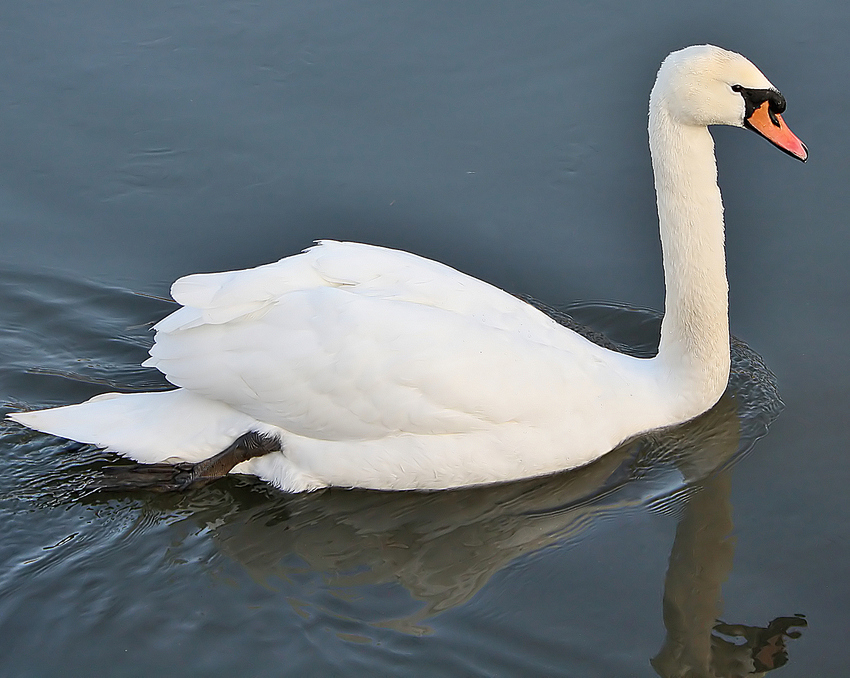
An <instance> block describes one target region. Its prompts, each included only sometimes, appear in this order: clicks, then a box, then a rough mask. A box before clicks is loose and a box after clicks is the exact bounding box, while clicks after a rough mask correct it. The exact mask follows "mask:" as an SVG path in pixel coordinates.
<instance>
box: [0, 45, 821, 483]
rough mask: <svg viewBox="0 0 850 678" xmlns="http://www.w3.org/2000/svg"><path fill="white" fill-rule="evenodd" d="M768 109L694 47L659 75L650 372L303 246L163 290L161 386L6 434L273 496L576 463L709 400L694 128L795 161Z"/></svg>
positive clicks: (711, 293) (510, 301)
mask: <svg viewBox="0 0 850 678" xmlns="http://www.w3.org/2000/svg"><path fill="white" fill-rule="evenodd" d="M784 110H785V99H784V98H783V97H782V95H781V94H780V93H779V91H778V90H777V89H776V88H775V87H774V86H773V85H772V84H771V83H770V82H769V81H768V80H767V78H765V76H764V75H763V74H762V73H761V72H760V71H759V70H758V69H757V68H756V67H755V66H754V65H753V64H752V63H750V62H749V61H748V60H747V59H745V58H744V57H743V56H741V55H739V54H737V53H734V52H730V51H726V50H724V49H720V48H718V47H714V46H711V45H699V46H693V47H688V48H685V49H682V50H680V51H676V52H673V53H672V54H670V55H669V56H668V57H667V58H666V59H665V60H664V62H663V63H662V65H661V68H660V70H659V72H658V77H657V79H656V82H655V85H654V87H653V89H652V93H651V95H650V107H649V146H650V151H651V155H652V167H653V170H654V176H655V190H656V195H657V204H658V218H659V227H660V234H661V244H662V251H663V262H664V276H665V288H666V295H665V315H664V319H663V322H662V326H661V340H660V346H659V349H658V353H657V355H656V356H654V357H652V358H635V357H631V356H627V355H623V354H621V353H618V352H616V351H613V350H609V349H607V348H604V347H602V346H599V345H597V344H595V343H592V342H591V341H589V340H588V339H585V338H584V337H583V336H582V335H581V334H579V333H577V332H575V331H572V330H571V329H568V328H566V327H564V326H562V325H560V324H558V323H557V322H555V321H554V320H553V319H552V318H550V317H549V316H547V315H546V314H545V313H543V312H541V311H540V310H538V309H537V308H535V307H534V306H532V305H530V304H529V303H526V302H525V301H523V300H521V299H519V298H517V297H515V296H512V295H511V294H508V293H506V292H504V291H502V290H500V289H497V288H496V287H493V286H491V285H489V284H488V283H486V282H483V281H481V280H477V279H475V278H472V277H470V276H468V275H465V274H463V273H460V272H458V271H456V270H454V269H452V268H450V267H448V266H445V265H443V264H440V263H437V262H434V261H431V260H428V259H424V258H422V257H418V256H415V255H413V254H409V253H406V252H401V251H396V250H391V249H386V248H382V247H376V246H370V245H365V244H358V243H351V242H332V241H319V242H318V244H317V245H315V246H313V247H311V248H309V249H307V250H305V251H304V252H302V253H300V254H297V255H295V256H290V257H286V258H284V259H281V260H280V261H278V262H275V263H271V264H266V265H263V266H259V267H257V268H252V269H247V270H241V271H230V272H222V273H212V274H198V275H189V276H186V277H183V278H180V279H179V280H177V281H176V282H175V283H174V285H173V286H172V288H171V294H172V296H173V297H174V299H175V300H176V301H177V302H178V303H180V304H181V305H182V307H181V308H180V309H178V310H177V311H175V312H174V313H171V314H170V315H168V316H167V317H165V318H164V319H163V320H161V321H160V322H159V323H158V324H157V325H155V327H154V329H155V332H156V335H155V341H154V345H153V347H152V348H151V350H150V358H148V359H147V360H146V361H145V362H144V363H143V365H144V366H149V367H155V368H157V369H158V370H160V371H161V372H162V373H163V374H164V375H165V376H166V378H167V379H168V381H169V382H170V383H171V384H173V385H174V386H176V387H177V388H175V389H173V390H169V391H160V392H152V393H130V394H118V393H108V394H103V395H99V396H96V397H94V398H92V399H91V400H88V401H86V402H84V403H80V404H76V405H69V406H64V407H58V408H53V409H47V410H41V411H32V412H18V413H14V414H11V415H9V417H10V418H11V419H13V420H14V421H16V422H19V423H20V424H23V425H25V426H28V427H30V428H33V429H36V430H39V431H43V432H46V433H50V434H54V435H57V436H61V437H64V438H68V439H72V440H76V441H79V442H82V443H90V444H94V445H97V446H100V447H103V448H106V449H107V450H111V451H114V452H117V453H119V454H121V455H124V456H127V457H131V458H132V459H135V460H136V461H138V462H141V463H142V464H154V465H156V466H152V467H151V469H152V471H151V475H150V477H149V478H147V481H150V482H151V483H152V484H154V485H155V484H156V483H157V482H160V481H161V482H163V483H164V484H165V487H166V488H168V489H183V488H186V487H192V486H195V485H197V484H202V483H203V482H207V481H208V480H209V479H211V478H214V477H219V476H221V475H223V474H225V473H228V472H234V473H246V474H253V475H256V476H258V477H260V478H262V479H264V480H266V481H268V482H270V483H272V484H273V485H275V486H277V487H279V488H281V489H282V490H285V491H288V492H302V491H309V490H315V489H318V488H322V487H327V486H342V487H359V488H370V489H378V490H438V489H448V488H456V487H462V486H471V485H481V484H486V483H495V482H502V481H510V480H516V479H520V478H527V477H533V476H539V475H544V474H549V473H553V472H556V471H561V470H564V469H570V468H575V467H579V466H582V465H585V464H587V463H589V462H591V461H593V460H594V459H596V458H598V457H600V456H602V455H603V454H605V453H606V452H609V451H610V450H612V449H614V448H615V447H616V446H617V445H618V444H619V443H621V442H622V441H624V440H626V439H628V438H630V437H632V436H635V435H636V434H639V433H641V432H645V431H648V430H652V429H657V428H661V427H665V426H670V425H674V424H678V423H681V422H684V421H687V420H689V419H692V418H693V417H695V416H697V415H699V414H701V413H703V412H705V411H706V410H708V409H709V408H710V407H712V405H714V404H715V403H716V402H717V400H718V399H719V398H720V396H721V394H722V393H723V391H724V389H725V387H726V384H727V380H728V377H729V365H730V352H729V351H730V335H729V320H728V292H727V281H726V267H725V251H724V225H723V206H722V202H721V197H720V190H719V188H718V186H717V168H716V163H715V157H714V142H713V139H712V137H711V135H710V133H709V131H708V129H707V128H708V126H709V125H716V124H720V125H732V126H735V127H746V128H749V129H751V130H753V131H755V132H757V133H759V134H760V135H761V136H763V137H766V138H767V139H768V140H769V141H771V142H772V143H773V144H774V145H776V146H778V147H779V148H780V149H782V150H783V151H785V152H786V153H788V154H790V155H792V156H794V157H796V158H798V159H799V160H802V161H805V160H806V158H807V156H808V151H807V149H806V147H805V145H804V144H803V143H802V142H801V141H800V140H799V139H798V138H797V137H796V136H795V135H794V134H793V133H792V132H791V131H790V130H789V129H788V127H787V126H786V125H785V123H784V121H783V119H782V115H781V114H782V113H783V112H784ZM142 468H144V467H142ZM163 469H164V474H163ZM147 481H146V482H147Z"/></svg>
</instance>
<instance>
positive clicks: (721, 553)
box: [652, 471, 734, 678]
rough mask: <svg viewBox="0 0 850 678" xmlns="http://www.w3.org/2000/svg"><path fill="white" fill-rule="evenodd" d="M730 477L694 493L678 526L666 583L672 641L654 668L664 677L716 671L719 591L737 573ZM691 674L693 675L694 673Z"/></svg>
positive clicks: (666, 612)
mask: <svg viewBox="0 0 850 678" xmlns="http://www.w3.org/2000/svg"><path fill="white" fill-rule="evenodd" d="M730 494H731V477H730V474H729V472H728V471H725V472H722V473H720V474H718V475H717V476H715V477H714V478H711V479H710V480H708V481H707V482H706V483H705V484H703V485H702V489H701V491H699V492H697V493H696V494H695V495H693V496H692V497H691V498H690V499H689V501H688V504H687V506H686V508H685V512H684V515H683V516H682V519H681V521H680V522H679V525H678V527H677V528H676V539H675V541H674V542H673V550H672V551H671V553H670V565H669V567H668V568H667V577H666V579H665V581H664V626H665V627H666V628H667V639H666V641H665V642H664V647H663V648H662V649H661V652H659V653H658V655H657V656H656V657H655V658H654V659H653V660H652V666H653V668H655V670H656V671H657V672H658V675H659V676H662V678H668V677H669V678H672V677H673V676H682V675H694V676H713V675H714V674H713V673H712V672H711V631H712V629H713V627H714V624H715V622H716V620H717V618H718V617H719V616H720V607H721V600H720V587H721V585H722V584H723V582H724V581H725V580H726V578H727V577H728V576H729V572H730V571H731V569H732V556H733V551H734V545H733V543H732V540H731V539H730V538H729V533H730V532H731V531H732V504H731V502H730V500H729V497H730ZM689 672H690V673H689Z"/></svg>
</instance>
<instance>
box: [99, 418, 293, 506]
mask: <svg viewBox="0 0 850 678" xmlns="http://www.w3.org/2000/svg"><path fill="white" fill-rule="evenodd" d="M280 449H281V445H280V440H279V439H278V438H277V437H275V436H267V435H263V434H262V433H257V432H256V431H249V432H248V433H245V434H244V435H241V436H239V437H238V438H237V439H236V440H234V441H233V443H232V444H231V445H230V446H229V447H228V448H227V449H225V450H224V451H222V452H219V453H218V454H216V455H215V456H212V457H210V458H209V459H204V460H203V461H199V462H197V463H195V464H192V463H189V462H182V463H180V464H136V465H135V466H119V467H113V468H108V469H105V470H104V474H105V475H104V477H103V478H99V479H97V480H96V481H95V482H94V483H92V485H90V486H89V489H92V490H99V491H107V492H109V491H120V490H139V489H141V490H148V491H150V492H182V491H184V490H188V489H196V488H198V487H203V486H204V485H206V484H208V483H211V482H212V481H213V480H217V479H218V478H223V477H224V476H226V475H227V474H228V473H229V472H230V470H231V469H232V468H233V467H234V466H236V465H237V464H240V463H242V462H243V461H247V460H248V459H253V458H254V457H262V456H263V455H266V454H270V453H271V452H279V451H280Z"/></svg>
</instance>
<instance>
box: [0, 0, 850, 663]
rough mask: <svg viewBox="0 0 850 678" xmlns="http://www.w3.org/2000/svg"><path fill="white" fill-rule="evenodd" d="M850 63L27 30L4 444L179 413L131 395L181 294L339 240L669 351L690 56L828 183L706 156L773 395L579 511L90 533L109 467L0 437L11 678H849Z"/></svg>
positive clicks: (794, 169)
mask: <svg viewBox="0 0 850 678" xmlns="http://www.w3.org/2000/svg"><path fill="white" fill-rule="evenodd" d="M848 31H850V6H848V5H845V4H841V3H834V2H832V3H828V2H819V1H817V0H816V1H815V2H813V3H808V4H805V3H792V2H788V1H787V0H786V1H782V2H774V3H769V4H768V3H750V4H741V3H720V4H716V3H709V4H706V3H687V2H663V1H659V2H635V3H630V4H628V5H627V6H624V5H622V3H606V2H597V3H553V2H518V1H517V2H465V3H442V2H424V1H422V2H392V3H390V2H356V3H355V2H345V1H343V0H327V1H321V0H320V1H316V2H309V3H308V2H276V3H273V2H254V3H241V2H229V3H228V2H218V1H216V0H211V1H209V2H198V3H175V2H173V0H169V1H167V2H150V3H140V4H137V5H127V4H126V3H119V4H117V5H115V4H110V3H105V2H98V1H96V0H95V1H94V2H87V3H77V4H75V5H74V6H70V5H68V4H67V3H62V2H55V1H43V2H39V1H36V2H31V3H25V4H21V3H17V4H15V3H6V5H4V6H3V7H2V8H0V93H2V96H0V129H2V130H3V133H2V134H0V234H2V240H0V243H2V244H0V356H2V360H0V414H5V413H6V412H9V411H13V410H17V409H19V408H35V407H41V406H47V405H54V404H66V403H70V402H76V401H79V400H82V399H84V398H87V397H90V396H92V395H94V394H96V393H100V392H103V391H105V390H112V389H120V390H148V389H155V388H164V387H166V383H165V382H164V380H163V379H162V378H161V377H160V376H159V375H158V373H156V372H152V371H150V370H145V369H142V368H141V367H139V363H140V362H141V361H142V360H143V359H144V357H145V355H146V351H147V347H148V346H149V345H150V342H151V337H150V334H149V332H148V328H149V326H150V324H151V323H152V322H154V321H156V320H157V319H159V318H160V317H162V316H163V315H165V314H166V313H168V312H169V311H170V310H172V309H173V305H172V304H171V303H169V302H168V301H166V300H164V299H163V297H167V294H168V287H169V284H170V282H171V281H172V280H173V279H175V278H177V277H179V276H181V275H184V274H187V273H193V272H201V271H214V270H223V269H233V268H242V267H247V266H253V265H256V264H259V263H265V262H268V261H273V260H275V259H278V258H280V257H282V256H285V255H289V254H294V253H296V252H298V251H299V250H301V249H302V248H304V247H306V246H308V245H309V244H310V243H311V242H312V241H313V240H315V239H318V238H338V239H349V240H358V241H365V242H371V243H375V244H380V245H388V246H392V247H399V248H402V249H406V250H410V251H413V252H416V253H417V254H421V255H423V256H427V257H430V258H434V259H438V260H440V261H443V262H446V263H448V264H450V265H452V266H455V267H456V268H459V269H461V270H463V271H465V272H467V273H470V274H473V275H475V276H478V277H480V278H483V279H485V280H487V281H489V282H492V283H494V284H496V285H498V286H500V287H503V288H504V289H507V290H509V291H511V292H515V293H518V294H527V295H531V296H533V297H535V298H537V299H540V300H542V301H543V302H545V303H547V304H550V305H553V306H563V305H564V304H568V303H570V302H573V301H574V300H594V299H602V300H607V301H610V302H615V303H612V304H602V303H582V304H579V305H578V306H575V307H573V308H572V311H573V312H574V314H575V316H576V317H577V318H578V319H580V320H583V321H585V322H587V323H588V324H590V325H591V326H593V327H595V328H597V329H600V330H603V331H605V332H607V333H609V334H610V336H611V337H612V338H613V339H615V340H616V341H619V342H621V343H622V344H623V345H624V346H626V347H629V349H630V350H633V351H638V352H644V353H645V352H650V351H651V350H652V347H653V342H654V340H655V334H656V333H657V316H656V315H654V314H652V313H649V312H646V311H642V310H640V309H641V308H644V307H646V308H654V309H661V307H662V303H663V280H662V272H661V260H660V246H659V242H658V233H657V225H656V217H655V206H654V194H653V188H652V175H651V170H650V165H649V155H648V148H647V142H646V129H645V128H646V108H647V100H648V94H649V89H650V87H651V86H652V83H653V81H654V77H655V72H656V70H657V67H658V64H659V63H660V61H661V59H662V58H663V57H664V56H665V55H666V54H667V53H668V52H670V51H671V50H673V49H677V48H679V47H682V46H685V45H687V44H692V43H698V42H713V43H716V44H719V45H722V46H725V47H728V48H730V49H735V50H737V51H740V52H742V53H744V54H745V55H747V56H748V57H750V58H751V59H752V60H753V61H754V62H755V63H756V64H757V65H758V66H759V67H760V68H761V69H762V70H763V71H764V72H765V73H766V75H767V76H768V78H770V79H771V80H772V81H773V82H774V84H776V85H777V86H778V87H779V88H780V89H781V90H782V91H783V93H784V94H785V96H786V98H787V100H788V111H787V113H786V115H785V119H786V121H787V122H788V123H789V125H790V126H791V128H792V129H793V130H794V131H795V132H796V133H797V134H798V135H799V136H800V137H801V138H802V139H803V140H804V141H805V142H806V143H807V144H808V146H809V150H810V152H811V160H810V161H809V162H808V163H807V165H805V166H804V165H802V164H801V163H799V162H795V161H793V160H791V159H790V158H788V157H786V156H784V155H783V154H782V153H779V152H778V151H776V150H775V149H773V148H771V147H770V145H769V144H767V143H766V142H764V141H763V140H760V139H758V138H757V137H756V136H755V135H752V134H748V133H746V132H744V131H741V130H734V129H721V130H716V131H715V138H716V140H717V153H718V159H719V168H720V181H721V187H722V189H723V194H724V199H725V204H726V214H727V242H728V255H729V280H730V288H731V292H730V296H731V315H732V318H731V323H732V331H733V333H734V334H735V335H736V336H738V337H740V338H741V339H743V340H744V341H746V343H747V344H748V345H749V346H750V347H751V348H752V349H753V350H754V351H755V352H756V353H757V354H758V356H761V358H762V359H763V361H764V362H763V364H762V362H761V360H760V359H759V358H758V357H757V356H755V355H753V354H751V353H749V352H747V350H745V349H744V348H741V347H739V348H737V349H736V364H737V366H738V370H737V373H736V376H735V377H734V378H733V380H732V384H731V385H730V390H729V391H728V393H727V396H726V397H724V399H723V400H721V402H720V403H719V404H718V406H717V407H716V408H715V409H714V410H712V411H711V412H709V413H708V414H706V415H705V416H703V417H701V418H700V419H698V420H696V421H695V422H692V423H691V424H689V425H688V426H686V427H682V428H680V429H677V430H673V431H670V432H665V433H664V434H659V435H655V436H648V437H646V438H644V439H641V440H639V441H636V442H635V443H632V444H630V445H627V446H625V447H623V448H621V449H619V450H617V451H616V452H614V453H612V454H611V455H608V456H606V457H604V458H603V459H602V460H600V461H599V462H598V463H596V464H594V465H592V466H590V467H588V468H586V469H584V470H582V471H579V472H576V473H568V474H562V475H559V476H556V477H553V478H548V479H542V480H534V481H528V482H523V483H513V484H509V485H505V486H501V487H492V488H480V489H475V490H468V491H456V492H444V493H435V494H427V495H424V494H415V493H401V494H386V493H375V492H354V491H340V490H332V491H325V492H320V493H314V494H310V495H303V496H286V495H282V494H281V493H279V492H276V491H274V490H272V489H270V488H268V487H267V486H265V485H263V484H262V483H258V482H255V481H252V480H251V479H241V478H232V479H231V478H229V479H226V480H224V481H220V482H218V483H216V484H214V485H212V486H210V487H208V488H205V489H203V490H200V491H196V492H192V493H188V494H186V495H175V496H155V495H150V494H146V493H124V494H113V495H108V496H97V495H91V494H88V493H87V492H86V491H85V490H84V487H85V485H86V482H87V480H88V479H90V478H92V477H94V476H95V475H96V474H97V473H98V471H99V469H101V468H103V467H104V466H105V465H109V464H115V463H120V462H118V461H117V460H116V458H115V457H113V456H112V455H107V454H105V453H103V452H101V451H98V450H95V449H93V448H91V447H86V446H81V445H77V444H72V443H69V442H67V441H63V440H60V439H57V438H53V437H50V436H45V435H41V434H35V433H32V432H29V431H26V430H24V429H23V428H22V427H19V426H17V425H13V424H11V423H8V422H3V423H2V424H0V465H2V473H0V524H2V525H3V528H2V535H3V537H2V539H0V674H2V675H4V676H5V675H8V676H46V675H63V676H93V675H98V676H101V675H102V676H149V675H156V674H160V675H174V674H176V673H178V672H180V673H182V674H186V675H203V676H218V675H221V676H233V675H238V676H281V675H287V676H290V675H291V676H358V675H369V676H375V675H422V676H446V675H449V676H491V675H499V676H537V675H540V676H544V675H545V676H556V675H557V676H599V677H608V678H610V677H612V676H629V677H631V676H656V675H658V676H663V677H665V678H666V677H668V676H679V675H693V676H708V675H718V676H745V675H749V674H750V673H752V672H753V671H755V670H760V671H762V672H763V671H765V670H767V669H771V668H778V670H779V673H777V674H776V675H782V676H788V677H789V678H790V677H792V676H806V677H810V676H843V675H846V671H847V666H848V665H850V645H848V643H847V642H846V635H847V634H846V631H847V629H848V621H847V610H848V602H850V577H848V576H847V571H846V570H847V568H846V563H847V562H848V561H850V527H849V526H850V508H848V502H847V501H846V496H847V488H848V484H850V462H848V460H847V452H846V445H847V442H846V441H847V430H848V424H847V415H846V408H847V404H848V402H850V400H849V399H848V396H850V370H848V352H847V349H846V343H847V342H846V336H847V335H848V331H850V318H848V313H847V298H848V292H850V285H849V284H848V283H850V273H848V266H847V262H848V261H849V260H850V230H848V227H847V223H846V222H847V215H848V213H850V210H848V204H847V203H848V199H847V188H846V187H847V184H848V180H850V165H848V160H847V159H848V157H850V149H848V135H847V131H846V129H845V128H846V125H845V124H844V123H845V119H846V111H847V109H848V105H850V101H848V99H850V88H847V87H846V86H845V85H844V84H845V82H846V77H847V71H848V66H850V42H848V40H847V37H846V36H847V34H848ZM622 304H629V305H634V306H628V307H626V306H623V305H622ZM773 375H775V378H774V377H773ZM780 399H781V400H780ZM782 403H784V409H783V406H782ZM768 426H769V431H767V427H768ZM786 659H787V664H786V665H784V666H781V665H782V663H783V662H784V661H785V660H786ZM687 671H690V673H687ZM710 671H712V672H713V673H710ZM756 675H762V674H761V673H757V674H756Z"/></svg>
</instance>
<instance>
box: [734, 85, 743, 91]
mask: <svg viewBox="0 0 850 678" xmlns="http://www.w3.org/2000/svg"><path fill="white" fill-rule="evenodd" d="M732 91H733V92H743V91H744V88H743V87H741V86H740V85H732Z"/></svg>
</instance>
